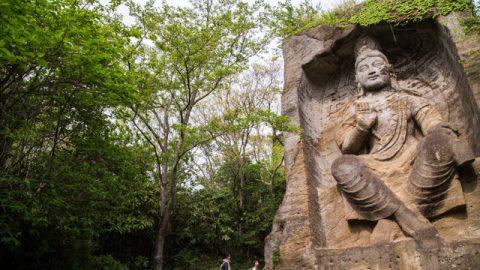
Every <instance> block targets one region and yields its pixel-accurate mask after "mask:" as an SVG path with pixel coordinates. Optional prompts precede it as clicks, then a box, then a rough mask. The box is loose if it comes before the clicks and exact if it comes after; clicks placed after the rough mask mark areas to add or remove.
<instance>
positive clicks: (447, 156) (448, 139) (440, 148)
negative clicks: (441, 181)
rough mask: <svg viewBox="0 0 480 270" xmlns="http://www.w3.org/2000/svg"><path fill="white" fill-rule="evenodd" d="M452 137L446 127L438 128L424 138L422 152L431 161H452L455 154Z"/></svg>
mask: <svg viewBox="0 0 480 270" xmlns="http://www.w3.org/2000/svg"><path fill="white" fill-rule="evenodd" d="M452 139H453V137H452V136H451V135H450V134H449V133H448V131H446V130H445V128H441V127H440V128H436V129H435V130H433V131H431V132H429V134H428V135H427V136H425V138H424V139H423V143H422V149H421V154H422V155H424V157H425V158H427V160H430V161H437V162H447V161H450V160H451V159H452V158H453V154H454V152H453V149H452Z"/></svg>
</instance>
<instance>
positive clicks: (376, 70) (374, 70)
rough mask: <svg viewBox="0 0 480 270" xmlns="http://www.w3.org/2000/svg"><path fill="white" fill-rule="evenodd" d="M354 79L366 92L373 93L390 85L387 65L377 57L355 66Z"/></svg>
mask: <svg viewBox="0 0 480 270" xmlns="http://www.w3.org/2000/svg"><path fill="white" fill-rule="evenodd" d="M356 79H357V82H358V83H359V84H360V86H361V87H362V88H363V89H364V90H366V91H375V90H379V89H382V88H384V87H386V86H388V85H390V74H389V73H388V63H387V62H386V61H385V60H384V59H383V58H381V57H379V56H370V57H367V58H365V59H363V60H362V61H360V63H358V64H357V69H356Z"/></svg>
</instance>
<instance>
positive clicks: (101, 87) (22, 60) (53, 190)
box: [0, 0, 154, 269]
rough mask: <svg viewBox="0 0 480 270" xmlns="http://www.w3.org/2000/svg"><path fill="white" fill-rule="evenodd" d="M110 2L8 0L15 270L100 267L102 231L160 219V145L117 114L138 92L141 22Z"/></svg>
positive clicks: (3, 170)
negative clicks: (155, 210)
mask: <svg viewBox="0 0 480 270" xmlns="http://www.w3.org/2000/svg"><path fill="white" fill-rule="evenodd" d="M105 8H106V7H104V6H102V5H101V3H100V2H99V1H91V0H88V1H87V0H85V1H83V0H76V1H74V0H63V1H60V0H36V1H28V0H21V1H16V0H15V1H14V0H6V1H1V2H0V10H1V12H0V22H1V24H2V28H1V29H0V205H1V206H2V207H1V208H0V212H1V215H0V245H1V246H0V247H1V248H0V260H1V261H2V262H4V263H5V264H2V265H4V266H5V267H7V268H8V267H9V266H11V267H12V268H17V269H22V268H23V269H25V268H28V269H66V268H67V269H68V268H73V267H80V266H83V268H92V267H91V266H89V263H90V262H91V261H92V260H93V259H92V258H94V257H95V256H94V255H93V254H94V252H95V251H98V238H99V237H100V236H101V235H103V234H108V233H114V232H115V233H125V232H129V231H133V230H140V229H145V228H148V227H149V226H151V218H150V216H149V215H150V213H149V212H148V205H150V204H154V203H153V201H154V200H153V199H152V200H150V199H151V198H152V197H151V196H150V194H149V190H151V185H150V182H149V180H148V178H147V177H146V171H148V170H149V163H150V158H151V155H150V154H149V153H148V152H145V151H144V150H145V148H144V147H143V145H142V144H141V143H136V142H135V141H132V140H130V138H128V136H126V134H124V133H119V132H118V131H119V129H118V128H119V127H118V125H116V123H115V121H114V120H113V119H112V118H111V114H110V113H109V112H110V111H112V110H113V108H115V107H118V106H121V105H122V103H123V102H127V101H129V100H131V99H132V98H133V95H132V91H131V90H132V89H133V88H132V87H131V86H132V84H130V81H132V80H131V78H129V74H130V73H128V72H127V69H126V65H124V62H123V58H124V55H126V52H128V49H129V44H130V36H131V34H132V33H131V32H132V31H131V29H129V28H127V27H125V26H123V25H122V24H121V23H120V22H119V21H118V20H117V19H116V18H114V17H111V16H108V14H107V10H106V9H105ZM128 103H129V104H130V103H131V101H130V102H128ZM142 205H145V208H143V207H141V206H142Z"/></svg>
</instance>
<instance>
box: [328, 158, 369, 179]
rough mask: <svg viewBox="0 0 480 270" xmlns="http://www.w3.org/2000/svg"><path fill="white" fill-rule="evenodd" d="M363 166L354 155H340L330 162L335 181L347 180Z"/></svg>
mask: <svg viewBox="0 0 480 270" xmlns="http://www.w3.org/2000/svg"><path fill="white" fill-rule="evenodd" d="M363 167H364V165H363V164H362V162H361V161H360V160H359V159H358V158H357V157H356V156H354V155H342V156H340V157H338V158H337V159H335V160H334V161H333V162H332V167H331V171H332V175H333V177H334V178H335V180H337V182H339V183H342V182H348V181H349V180H351V179H353V177H355V175H357V174H358V173H360V171H361V169H362V168H363Z"/></svg>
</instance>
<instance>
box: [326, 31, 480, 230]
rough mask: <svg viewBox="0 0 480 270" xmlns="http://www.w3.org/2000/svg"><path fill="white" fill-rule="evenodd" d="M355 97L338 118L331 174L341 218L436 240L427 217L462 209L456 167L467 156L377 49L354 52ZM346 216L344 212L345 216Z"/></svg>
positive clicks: (368, 43) (369, 43)
mask: <svg viewBox="0 0 480 270" xmlns="http://www.w3.org/2000/svg"><path fill="white" fill-rule="evenodd" d="M355 78H356V81H357V83H358V87H359V89H360V91H359V92H360V94H359V95H358V96H357V97H356V99H355V100H354V101H353V102H352V103H351V104H349V106H348V108H349V109H348V110H347V111H346V112H345V113H343V116H342V117H343V119H342V126H341V129H340V131H339V133H338V136H337V139H336V141H337V145H338V147H339V149H340V151H341V153H342V155H341V156H340V157H338V158H337V159H335V161H334V162H333V163H332V165H331V172H332V175H333V177H334V179H335V180H336V181H337V185H338V187H339V188H340V190H341V192H342V195H343V197H344V199H345V201H346V205H347V206H348V207H349V208H350V209H351V211H350V212H349V213H348V214H347V219H357V220H370V221H379V222H378V224H381V223H383V222H382V220H389V221H391V220H394V221H395V222H396V224H398V225H399V226H400V228H401V229H402V231H403V232H404V233H405V234H407V235H409V236H411V237H413V238H416V239H420V238H435V237H437V236H438V233H437V230H436V229H435V227H434V226H433V225H432V224H431V222H430V221H429V220H428V218H432V217H436V216H438V215H441V214H443V213H445V212H447V211H449V210H451V209H453V208H456V207H461V206H463V205H465V200H464V198H463V192H462V189H461V186H460V183H459V181H458V174H457V168H458V167H459V166H462V165H463V164H466V163H468V162H471V161H472V160H473V159H474V156H473V153H472V151H471V149H470V148H469V146H468V144H467V143H466V142H465V141H463V140H460V139H459V137H458V134H457V132H456V130H455V129H454V128H452V127H451V125H450V124H449V123H448V122H446V121H444V119H442V116H441V114H440V113H439V111H438V110H437V108H436V107H435V106H434V105H433V104H431V103H430V102H429V101H428V100H426V99H424V98H422V97H420V96H418V95H415V94H414V93H410V92H408V91H405V90H402V89H401V87H399V86H398V84H396V83H395V75H394V73H393V69H392V67H391V66H390V64H389V61H388V59H387V58H386V56H385V55H384V54H383V53H382V52H381V51H380V48H379V46H378V44H377V43H376V42H375V41H374V40H373V39H372V38H369V37H365V38H362V39H360V40H359V41H358V42H357V44H356V47H355ZM347 212H348V211H347Z"/></svg>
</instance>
